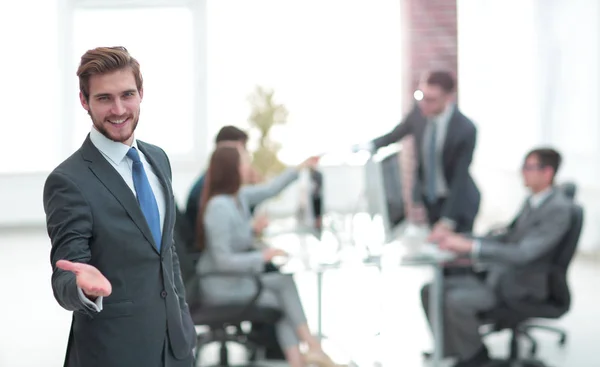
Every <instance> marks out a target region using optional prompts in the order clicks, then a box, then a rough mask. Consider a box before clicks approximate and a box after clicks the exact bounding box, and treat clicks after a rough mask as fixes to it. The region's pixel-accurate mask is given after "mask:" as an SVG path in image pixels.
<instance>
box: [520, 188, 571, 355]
mask: <svg viewBox="0 0 600 367" xmlns="http://www.w3.org/2000/svg"><path fill="white" fill-rule="evenodd" d="M560 188H561V189H562V190H563V193H564V194H565V196H566V197H568V198H569V199H571V200H573V201H574V200H575V195H576V194H577V185H576V184H575V183H573V182H565V183H563V184H562V185H560ZM572 256H573V255H571V257H572ZM569 261H570V260H569ZM565 266H567V267H568V266H569V264H566V265H565ZM523 329H524V330H523V331H524V332H525V333H526V334H527V335H529V331H531V330H545V331H549V332H551V333H554V334H558V337H559V339H558V344H559V345H560V346H564V345H565V344H566V342H567V332H566V331H565V330H564V329H562V328H558V327H554V326H549V325H539V324H527V325H523ZM532 354H534V355H535V348H534V350H533V353H532Z"/></svg>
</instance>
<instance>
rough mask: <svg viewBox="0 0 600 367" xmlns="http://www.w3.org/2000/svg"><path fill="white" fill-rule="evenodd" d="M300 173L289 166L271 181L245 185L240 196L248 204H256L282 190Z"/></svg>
mask: <svg viewBox="0 0 600 367" xmlns="http://www.w3.org/2000/svg"><path fill="white" fill-rule="evenodd" d="M298 175H299V173H298V169H296V168H288V169H287V170H285V171H284V172H283V173H282V174H280V175H279V176H277V177H275V178H273V179H272V180H271V181H269V182H266V183H263V184H258V185H248V186H245V187H243V188H242V189H241V190H240V197H242V198H243V200H245V201H246V203H247V204H248V206H250V207H252V206H256V205H258V204H260V203H262V202H263V201H265V200H267V199H269V198H272V197H273V196H275V195H277V194H279V193H280V192H282V191H283V190H284V189H285V188H286V187H288V185H290V184H291V183H292V182H294V181H295V180H296V179H297V178H298Z"/></svg>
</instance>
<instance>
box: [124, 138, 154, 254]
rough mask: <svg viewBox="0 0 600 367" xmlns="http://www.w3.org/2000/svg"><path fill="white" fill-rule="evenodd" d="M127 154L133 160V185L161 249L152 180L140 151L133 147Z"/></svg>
mask: <svg viewBox="0 0 600 367" xmlns="http://www.w3.org/2000/svg"><path fill="white" fill-rule="evenodd" d="M127 156H128V157H129V159H131V160H132V161H133V186H134V187H135V192H136V193H137V200H138V203H139V204H140V207H141V209H142V213H144V217H146V222H148V226H149V227H150V231H151V232H152V237H154V242H155V243H156V248H157V249H158V250H159V251H160V243H161V233H160V214H159V213H158V205H157V204H156V198H155V197H154V194H153V193H152V187H150V181H148V176H146V171H145V170H144V165H143V164H142V161H141V159H140V155H139V153H138V151H137V150H136V149H135V148H131V149H129V151H128V152H127Z"/></svg>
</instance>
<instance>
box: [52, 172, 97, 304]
mask: <svg viewBox="0 0 600 367" xmlns="http://www.w3.org/2000/svg"><path fill="white" fill-rule="evenodd" d="M44 211H45V212H46V226H47V229H48V235H49V237H50V241H51V242H52V249H51V251H50V260H51V264H52V269H53V272H52V290H53V291H54V297H55V298H56V300H57V301H58V303H59V304H60V305H61V306H62V307H63V308H65V309H67V310H69V311H80V312H85V313H87V312H90V311H91V312H99V311H100V310H102V297H98V298H96V299H95V300H94V301H92V300H90V299H88V298H87V297H86V296H85V295H84V293H83V291H82V290H81V289H79V288H78V287H77V281H76V276H75V274H73V273H72V272H70V271H65V270H62V269H59V268H58V267H57V266H56V262H57V261H58V260H69V261H72V262H78V263H89V261H90V259H91V252H90V248H89V239H90V238H91V236H92V223H93V222H92V212H91V209H90V207H89V205H88V203H87V201H86V200H85V198H84V197H83V195H82V194H81V191H80V190H79V188H78V187H77V185H76V184H75V183H74V182H73V181H71V180H70V179H69V178H68V177H67V176H66V175H64V174H61V173H58V172H54V173H52V174H50V176H48V178H47V180H46V184H45V185H44Z"/></svg>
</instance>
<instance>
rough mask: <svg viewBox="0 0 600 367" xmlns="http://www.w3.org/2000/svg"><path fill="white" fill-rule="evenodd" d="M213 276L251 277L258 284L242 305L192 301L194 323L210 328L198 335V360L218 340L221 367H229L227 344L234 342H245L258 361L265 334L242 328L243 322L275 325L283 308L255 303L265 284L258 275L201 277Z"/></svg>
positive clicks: (218, 274) (245, 345) (253, 360)
mask: <svg viewBox="0 0 600 367" xmlns="http://www.w3.org/2000/svg"><path fill="white" fill-rule="evenodd" d="M211 276H218V277H235V278H240V277H247V278H252V279H253V280H254V282H255V285H256V292H255V294H254V295H253V297H252V298H251V299H250V300H249V301H248V302H246V303H242V304H227V305H205V304H203V303H202V302H197V303H195V304H190V313H191V315H192V320H193V321H194V325H197V326H208V328H209V332H208V333H205V334H201V335H199V336H198V342H197V344H196V355H195V360H196V361H199V358H200V353H201V352H202V348H203V347H205V346H206V345H207V344H209V343H213V342H217V343H219V344H220V356H219V366H230V364H229V356H228V350H227V343H228V342H235V343H237V344H240V345H243V346H244V347H245V348H246V350H247V351H248V352H249V356H250V358H249V359H250V361H251V362H255V360H256V358H257V356H258V354H259V350H260V349H261V348H263V347H262V346H263V345H265V338H266V335H264V334H263V333H260V332H256V331H255V330H252V329H251V330H249V331H245V330H244V329H243V328H242V324H243V323H244V322H250V323H258V324H271V325H272V324H275V323H276V322H277V321H279V319H280V318H281V317H282V314H281V311H279V310H277V309H274V308H270V307H262V306H257V305H256V301H257V300H258V297H259V296H260V293H261V291H262V287H263V286H262V283H261V281H260V278H259V277H258V275H253V274H239V273H229V274H228V273H214V274H203V275H202V276H201V277H200V278H198V279H206V278H208V277H211ZM196 284H198V283H196ZM198 289H199V284H198ZM253 365H255V364H253Z"/></svg>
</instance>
